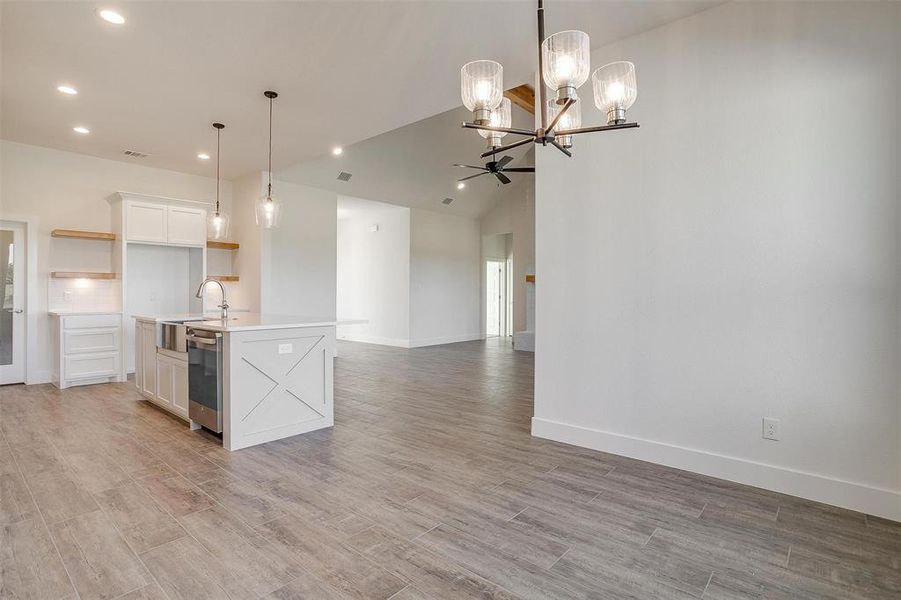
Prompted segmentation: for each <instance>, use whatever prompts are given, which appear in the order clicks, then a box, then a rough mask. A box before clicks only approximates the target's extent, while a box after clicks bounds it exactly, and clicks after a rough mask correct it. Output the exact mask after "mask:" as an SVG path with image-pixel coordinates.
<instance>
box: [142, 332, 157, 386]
mask: <svg viewBox="0 0 901 600" xmlns="http://www.w3.org/2000/svg"><path fill="white" fill-rule="evenodd" d="M141 327H142V332H141V364H142V365H143V368H142V370H143V371H144V376H143V378H142V386H143V387H142V388H141V391H142V392H144V394H146V395H147V396H148V397H150V398H155V397H156V325H155V324H154V323H142V324H141Z"/></svg>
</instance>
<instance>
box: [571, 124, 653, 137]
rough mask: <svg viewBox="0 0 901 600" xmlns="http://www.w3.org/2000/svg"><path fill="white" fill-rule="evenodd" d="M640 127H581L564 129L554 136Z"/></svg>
mask: <svg viewBox="0 0 901 600" xmlns="http://www.w3.org/2000/svg"><path fill="white" fill-rule="evenodd" d="M635 127H640V125H639V124H638V123H620V124H618V125H600V126H598V127H582V128H580V129H564V130H562V131H555V132H554V135H578V134H580V133H594V132H595V131H614V130H616V129H632V128H635Z"/></svg>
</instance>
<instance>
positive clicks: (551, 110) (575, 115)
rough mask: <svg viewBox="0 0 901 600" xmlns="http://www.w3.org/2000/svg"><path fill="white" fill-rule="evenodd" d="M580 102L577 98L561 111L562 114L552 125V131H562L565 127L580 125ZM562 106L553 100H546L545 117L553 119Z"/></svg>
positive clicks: (571, 127) (575, 127)
mask: <svg viewBox="0 0 901 600" xmlns="http://www.w3.org/2000/svg"><path fill="white" fill-rule="evenodd" d="M581 106H582V103H581V102H579V101H578V100H577V101H576V102H574V103H573V105H572V106H570V107H569V108H568V109H566V112H565V113H563V116H562V117H560V120H559V121H557V124H556V125H554V131H564V130H566V129H578V128H579V127H581V126H582V108H581ZM561 108H563V107H562V106H560V105H559V104H557V102H556V101H555V100H548V101H547V117H548V119H550V120H553V119H554V117H556V116H557V113H558V112H560V109H561Z"/></svg>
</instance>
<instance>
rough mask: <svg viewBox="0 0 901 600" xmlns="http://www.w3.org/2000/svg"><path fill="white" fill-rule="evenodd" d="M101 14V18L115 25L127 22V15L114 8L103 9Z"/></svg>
mask: <svg viewBox="0 0 901 600" xmlns="http://www.w3.org/2000/svg"><path fill="white" fill-rule="evenodd" d="M99 15H100V18H101V19H103V20H104V21H106V22H107V23H112V24H113V25H121V24H122V23H124V22H125V17H123V16H122V15H120V14H119V13H117V12H116V11H114V10H101V11H100V13H99Z"/></svg>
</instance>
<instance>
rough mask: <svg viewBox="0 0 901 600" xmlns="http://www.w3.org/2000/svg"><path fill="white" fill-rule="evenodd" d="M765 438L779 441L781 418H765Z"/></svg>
mask: <svg viewBox="0 0 901 600" xmlns="http://www.w3.org/2000/svg"><path fill="white" fill-rule="evenodd" d="M763 439H765V440H773V441H774V442H778V441H779V419H774V418H772V417H764V418H763Z"/></svg>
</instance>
